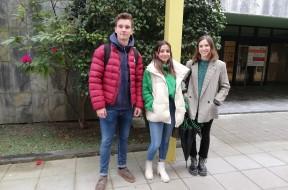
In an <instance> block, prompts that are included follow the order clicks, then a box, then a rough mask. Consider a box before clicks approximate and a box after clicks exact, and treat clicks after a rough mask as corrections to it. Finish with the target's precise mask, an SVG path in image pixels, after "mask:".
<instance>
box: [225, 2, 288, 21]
mask: <svg viewBox="0 0 288 190" xmlns="http://www.w3.org/2000/svg"><path fill="white" fill-rule="evenodd" d="M221 5H222V8H223V9H224V11H225V12H232V13H243V14H252V15H254V14H255V15H264V16H275V17H284V18H287V17H288V1H287V0H221Z"/></svg>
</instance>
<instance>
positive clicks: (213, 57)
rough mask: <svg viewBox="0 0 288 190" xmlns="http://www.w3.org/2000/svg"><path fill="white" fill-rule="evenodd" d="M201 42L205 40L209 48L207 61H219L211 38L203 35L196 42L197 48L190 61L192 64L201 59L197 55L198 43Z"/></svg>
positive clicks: (198, 54)
mask: <svg viewBox="0 0 288 190" xmlns="http://www.w3.org/2000/svg"><path fill="white" fill-rule="evenodd" d="M202 40H207V42H208V44H209V46H210V57H209V61H216V60H217V59H219V56H218V53H217V50H216V48H215V45H214V41H213V39H212V38H211V36H209V35H204V36H201V37H200V38H199V39H198V41H197V47H196V49H195V52H194V55H193V57H192V60H193V61H194V62H198V61H199V60H200V59H201V55H200V53H199V43H200V42H201V41H202Z"/></svg>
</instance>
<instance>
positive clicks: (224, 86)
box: [186, 60, 230, 123]
mask: <svg viewBox="0 0 288 190" xmlns="http://www.w3.org/2000/svg"><path fill="white" fill-rule="evenodd" d="M186 66H187V67H188V68H189V69H191V72H192V73H191V76H190V79H189V85H188V89H187V94H186V98H187V99H188V104H189V111H188V113H189V116H190V118H191V119H193V120H195V118H196V114H197V112H198V122H199V123H204V122H208V121H210V120H211V119H214V118H218V108H217V107H218V106H219V105H221V104H222V103H223V102H224V100H225V98H226V96H227V95H228V92H229V89H230V84H229V79H228V75H227V70H226V64H225V63H224V62H223V61H220V60H216V61H211V62H209V65H208V68H207V72H206V75H205V78H204V82H203V86H202V90H201V95H200V96H198V63H197V62H193V61H192V60H190V61H188V62H187V63H186Z"/></svg>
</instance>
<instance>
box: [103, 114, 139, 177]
mask: <svg viewBox="0 0 288 190" xmlns="http://www.w3.org/2000/svg"><path fill="white" fill-rule="evenodd" d="M132 117H133V109H129V110H107V117H106V118H104V119H102V118H100V127H101V145H100V176H107V175H108V167H109V161H110V154H111V145H112V142H113V137H114V135H115V133H116V131H117V132H118V133H119V134H118V139H119V140H118V167H126V160H127V148H128V137H129V132H130V128H131V124H132Z"/></svg>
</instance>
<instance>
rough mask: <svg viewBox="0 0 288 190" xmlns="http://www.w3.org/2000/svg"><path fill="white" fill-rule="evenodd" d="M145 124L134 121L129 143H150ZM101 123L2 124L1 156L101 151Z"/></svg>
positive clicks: (0, 129) (0, 126) (0, 133)
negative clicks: (85, 124) (64, 151)
mask: <svg viewBox="0 0 288 190" xmlns="http://www.w3.org/2000/svg"><path fill="white" fill-rule="evenodd" d="M140 125H142V127H138V126H140ZM143 125H144V122H142V121H140V120H138V121H134V123H133V126H137V127H133V128H131V131H130V137H129V144H142V143H144V142H148V141H150V137H149V132H148V130H147V129H146V128H145V127H143ZM100 139H101V137H100V128H99V124H98V122H88V123H87V128H86V129H80V128H79V126H78V123H76V122H57V123H34V124H17V125H0V156H7V155H18V154H29V153H44V152H50V151H61V150H85V149H90V150H91V149H94V148H95V150H99V143H100Z"/></svg>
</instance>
